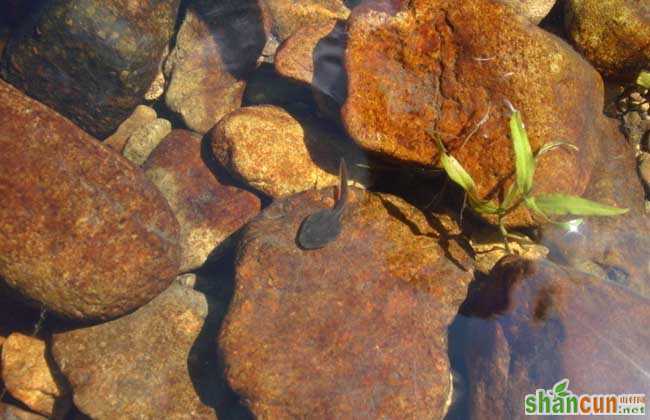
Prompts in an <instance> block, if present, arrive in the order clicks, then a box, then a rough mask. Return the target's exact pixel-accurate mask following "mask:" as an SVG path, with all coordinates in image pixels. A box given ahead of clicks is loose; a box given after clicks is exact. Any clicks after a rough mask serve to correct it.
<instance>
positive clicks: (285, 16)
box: [266, 0, 350, 41]
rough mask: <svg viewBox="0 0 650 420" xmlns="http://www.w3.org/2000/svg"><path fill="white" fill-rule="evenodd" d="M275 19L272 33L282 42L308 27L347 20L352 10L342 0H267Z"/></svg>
mask: <svg viewBox="0 0 650 420" xmlns="http://www.w3.org/2000/svg"><path fill="white" fill-rule="evenodd" d="M266 4H267V5H268V8H269V12H270V14H271V17H272V19H273V27H272V32H273V35H274V36H275V37H277V38H278V39H279V40H280V41H284V40H285V39H287V38H289V36H291V35H292V34H293V33H294V32H296V31H297V30H298V29H300V28H301V27H303V26H306V25H313V24H317V23H325V22H328V21H329V20H331V19H343V20H345V19H347V17H348V16H349V14H350V10H349V9H348V8H347V7H346V5H345V2H344V1H342V0H302V1H300V2H296V1H293V0H266Z"/></svg>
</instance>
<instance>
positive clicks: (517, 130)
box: [510, 111, 535, 195]
mask: <svg viewBox="0 0 650 420" xmlns="http://www.w3.org/2000/svg"><path fill="white" fill-rule="evenodd" d="M510 136H511V137H512V145H513V148H514V149H515V169H516V175H517V178H516V180H517V185H518V186H519V190H520V191H521V193H522V194H524V195H525V194H527V193H528V192H529V191H530V189H531V188H532V187H533V175H534V174H535V159H534V158H533V152H532V150H531V148H530V142H529V141H528V134H526V128H525V127H524V122H523V121H522V120H521V113H520V112H519V111H515V112H513V114H512V116H511V117H510Z"/></svg>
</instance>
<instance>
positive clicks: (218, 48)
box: [165, 0, 268, 134]
mask: <svg viewBox="0 0 650 420" xmlns="http://www.w3.org/2000/svg"><path fill="white" fill-rule="evenodd" d="M267 27H268V23H267V17H266V16H265V15H264V13H263V9H262V7H261V6H260V3H259V2H258V0H243V1H238V2H234V1H227V2H213V1H209V0H198V1H194V2H191V3H190V5H189V7H188V9H187V13H186V15H185V19H184V20H183V24H182V25H181V27H180V30H179V32H178V35H177V37H176V46H175V47H174V49H173V50H172V52H171V54H170V56H169V57H168V59H167V62H166V64H165V73H166V75H167V78H168V79H169V86H168V88H167V91H166V93H165V103H166V104H167V105H168V106H169V108H170V109H171V110H173V111H175V112H177V113H179V114H180V115H181V117H182V118H183V121H184V122H185V124H186V125H187V126H188V127H189V128H190V129H192V130H194V131H196V132H198V133H201V134H203V133H205V132H207V131H208V130H209V129H210V128H212V126H213V125H214V124H215V123H216V122H217V121H219V120H220V119H221V117H222V116H224V115H225V114H227V113H229V112H230V111H233V110H235V109H237V108H239V106H240V105H241V100H242V95H243V93H244V89H245V87H246V82H245V81H244V80H243V78H244V77H245V76H246V75H247V74H248V73H249V72H250V71H251V70H253V69H254V68H255V66H256V63H257V58H258V57H259V56H260V54H261V51H262V48H263V47H264V44H265V42H266V29H265V28H267Z"/></svg>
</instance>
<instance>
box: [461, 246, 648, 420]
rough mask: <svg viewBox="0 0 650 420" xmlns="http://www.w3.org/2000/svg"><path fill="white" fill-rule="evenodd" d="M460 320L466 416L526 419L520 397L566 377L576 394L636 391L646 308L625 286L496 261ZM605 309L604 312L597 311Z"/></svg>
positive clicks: (643, 383)
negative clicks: (464, 370) (491, 271)
mask: <svg viewBox="0 0 650 420" xmlns="http://www.w3.org/2000/svg"><path fill="white" fill-rule="evenodd" d="M473 290H474V292H473V293H470V295H469V297H468V300H467V301H466V304H465V305H464V308H463V310H462V311H461V313H462V314H463V315H464V317H463V318H461V322H463V323H464V325H465V328H466V330H465V333H466V334H465V339H464V341H463V342H462V343H458V344H462V351H463V354H464V360H465V362H466V364H467V378H466V379H467V380H468V382H467V383H468V390H467V391H468V392H467V395H466V398H467V399H466V400H465V401H462V400H461V403H466V404H468V407H469V413H467V415H466V416H464V418H470V419H484V418H508V419H510V418H512V419H515V418H516V419H523V418H526V416H525V415H524V396H525V395H526V394H532V393H535V391H536V390H537V389H538V388H542V389H550V388H552V386H553V384H555V383H556V382H558V381H560V380H561V379H564V378H568V379H569V389H570V391H572V392H574V393H576V394H582V393H589V394H619V393H636V392H638V393H643V392H647V389H648V377H647V373H646V372H644V370H643V368H642V367H645V366H648V365H649V364H650V353H648V351H647V349H648V346H649V345H650V331H649V330H648V328H647V325H648V323H649V322H650V311H649V310H648V309H649V308H650V304H649V303H650V302H649V301H648V299H646V298H643V297H641V296H639V295H637V294H635V293H631V292H630V291H629V290H627V289H626V288H624V287H621V286H619V285H616V284H613V283H611V282H606V281H602V280H600V279H597V278H595V277H591V276H588V275H586V274H583V273H579V272H577V271H574V270H571V269H568V268H566V267H561V266H556V265H554V264H552V263H549V262H545V261H539V262H535V263H533V262H530V261H526V260H522V259H517V258H515V257H507V258H505V259H504V260H502V261H501V263H500V265H499V266H497V267H496V268H495V269H494V270H493V273H492V276H491V278H488V279H486V280H485V281H484V282H482V283H481V284H479V285H477V287H475V288H474V289H473ZM605 308H606V310H604V309H605Z"/></svg>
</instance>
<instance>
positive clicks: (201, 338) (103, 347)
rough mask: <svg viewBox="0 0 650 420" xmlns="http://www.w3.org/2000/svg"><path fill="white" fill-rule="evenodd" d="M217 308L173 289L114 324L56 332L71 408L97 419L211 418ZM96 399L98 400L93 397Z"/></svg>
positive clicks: (215, 393) (217, 388)
mask: <svg viewBox="0 0 650 420" xmlns="http://www.w3.org/2000/svg"><path fill="white" fill-rule="evenodd" d="M217 305H218V304H217V303H216V302H215V301H214V300H212V299H211V298H209V297H207V296H205V295H203V294H202V293H200V292H198V291H195V290H192V289H190V288H188V287H185V286H182V285H180V284H177V283H173V284H172V285H171V286H170V287H169V289H167V290H166V291H165V292H163V293H162V294H160V295H159V296H158V297H156V298H155V299H154V300H152V301H151V302H150V303H148V304H147V305H145V306H143V307H142V308H140V309H138V310H137V311H135V312H133V313H132V314H129V315H126V316H124V317H122V318H119V319H117V320H114V321H110V322H107V323H103V324H100V325H96V326H93V327H86V328H79V329H75V330H71V331H67V332H61V333H58V334H55V335H54V337H53V339H52V354H53V357H54V360H55V361H56V363H57V365H58V366H59V367H60V368H61V371H62V373H63V374H64V375H65V377H66V378H67V379H68V381H69V382H70V385H71V387H72V390H73V393H74V404H75V405H76V407H77V408H79V410H81V412H82V413H84V414H86V415H88V416H90V417H91V418H95V419H114V418H118V417H119V418H156V417H158V416H160V413H165V416H168V418H188V419H190V418H199V419H214V418H218V417H217V412H216V409H217V406H218V405H219V404H220V403H221V402H222V401H221V399H222V398H223V397H222V394H223V392H224V387H223V385H221V384H220V382H219V373H218V371H217V369H216V360H217V354H216V348H215V346H214V343H213V341H212V340H213V339H212V337H213V336H211V334H213V333H214V332H215V331H216V329H217V328H218V326H217V324H215V323H216V322H217V320H218V318H216V317H218V316H219V313H221V314H222V313H223V309H221V310H219V309H218V308H217V307H216V306H217ZM98 395H101V398H98Z"/></svg>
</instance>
